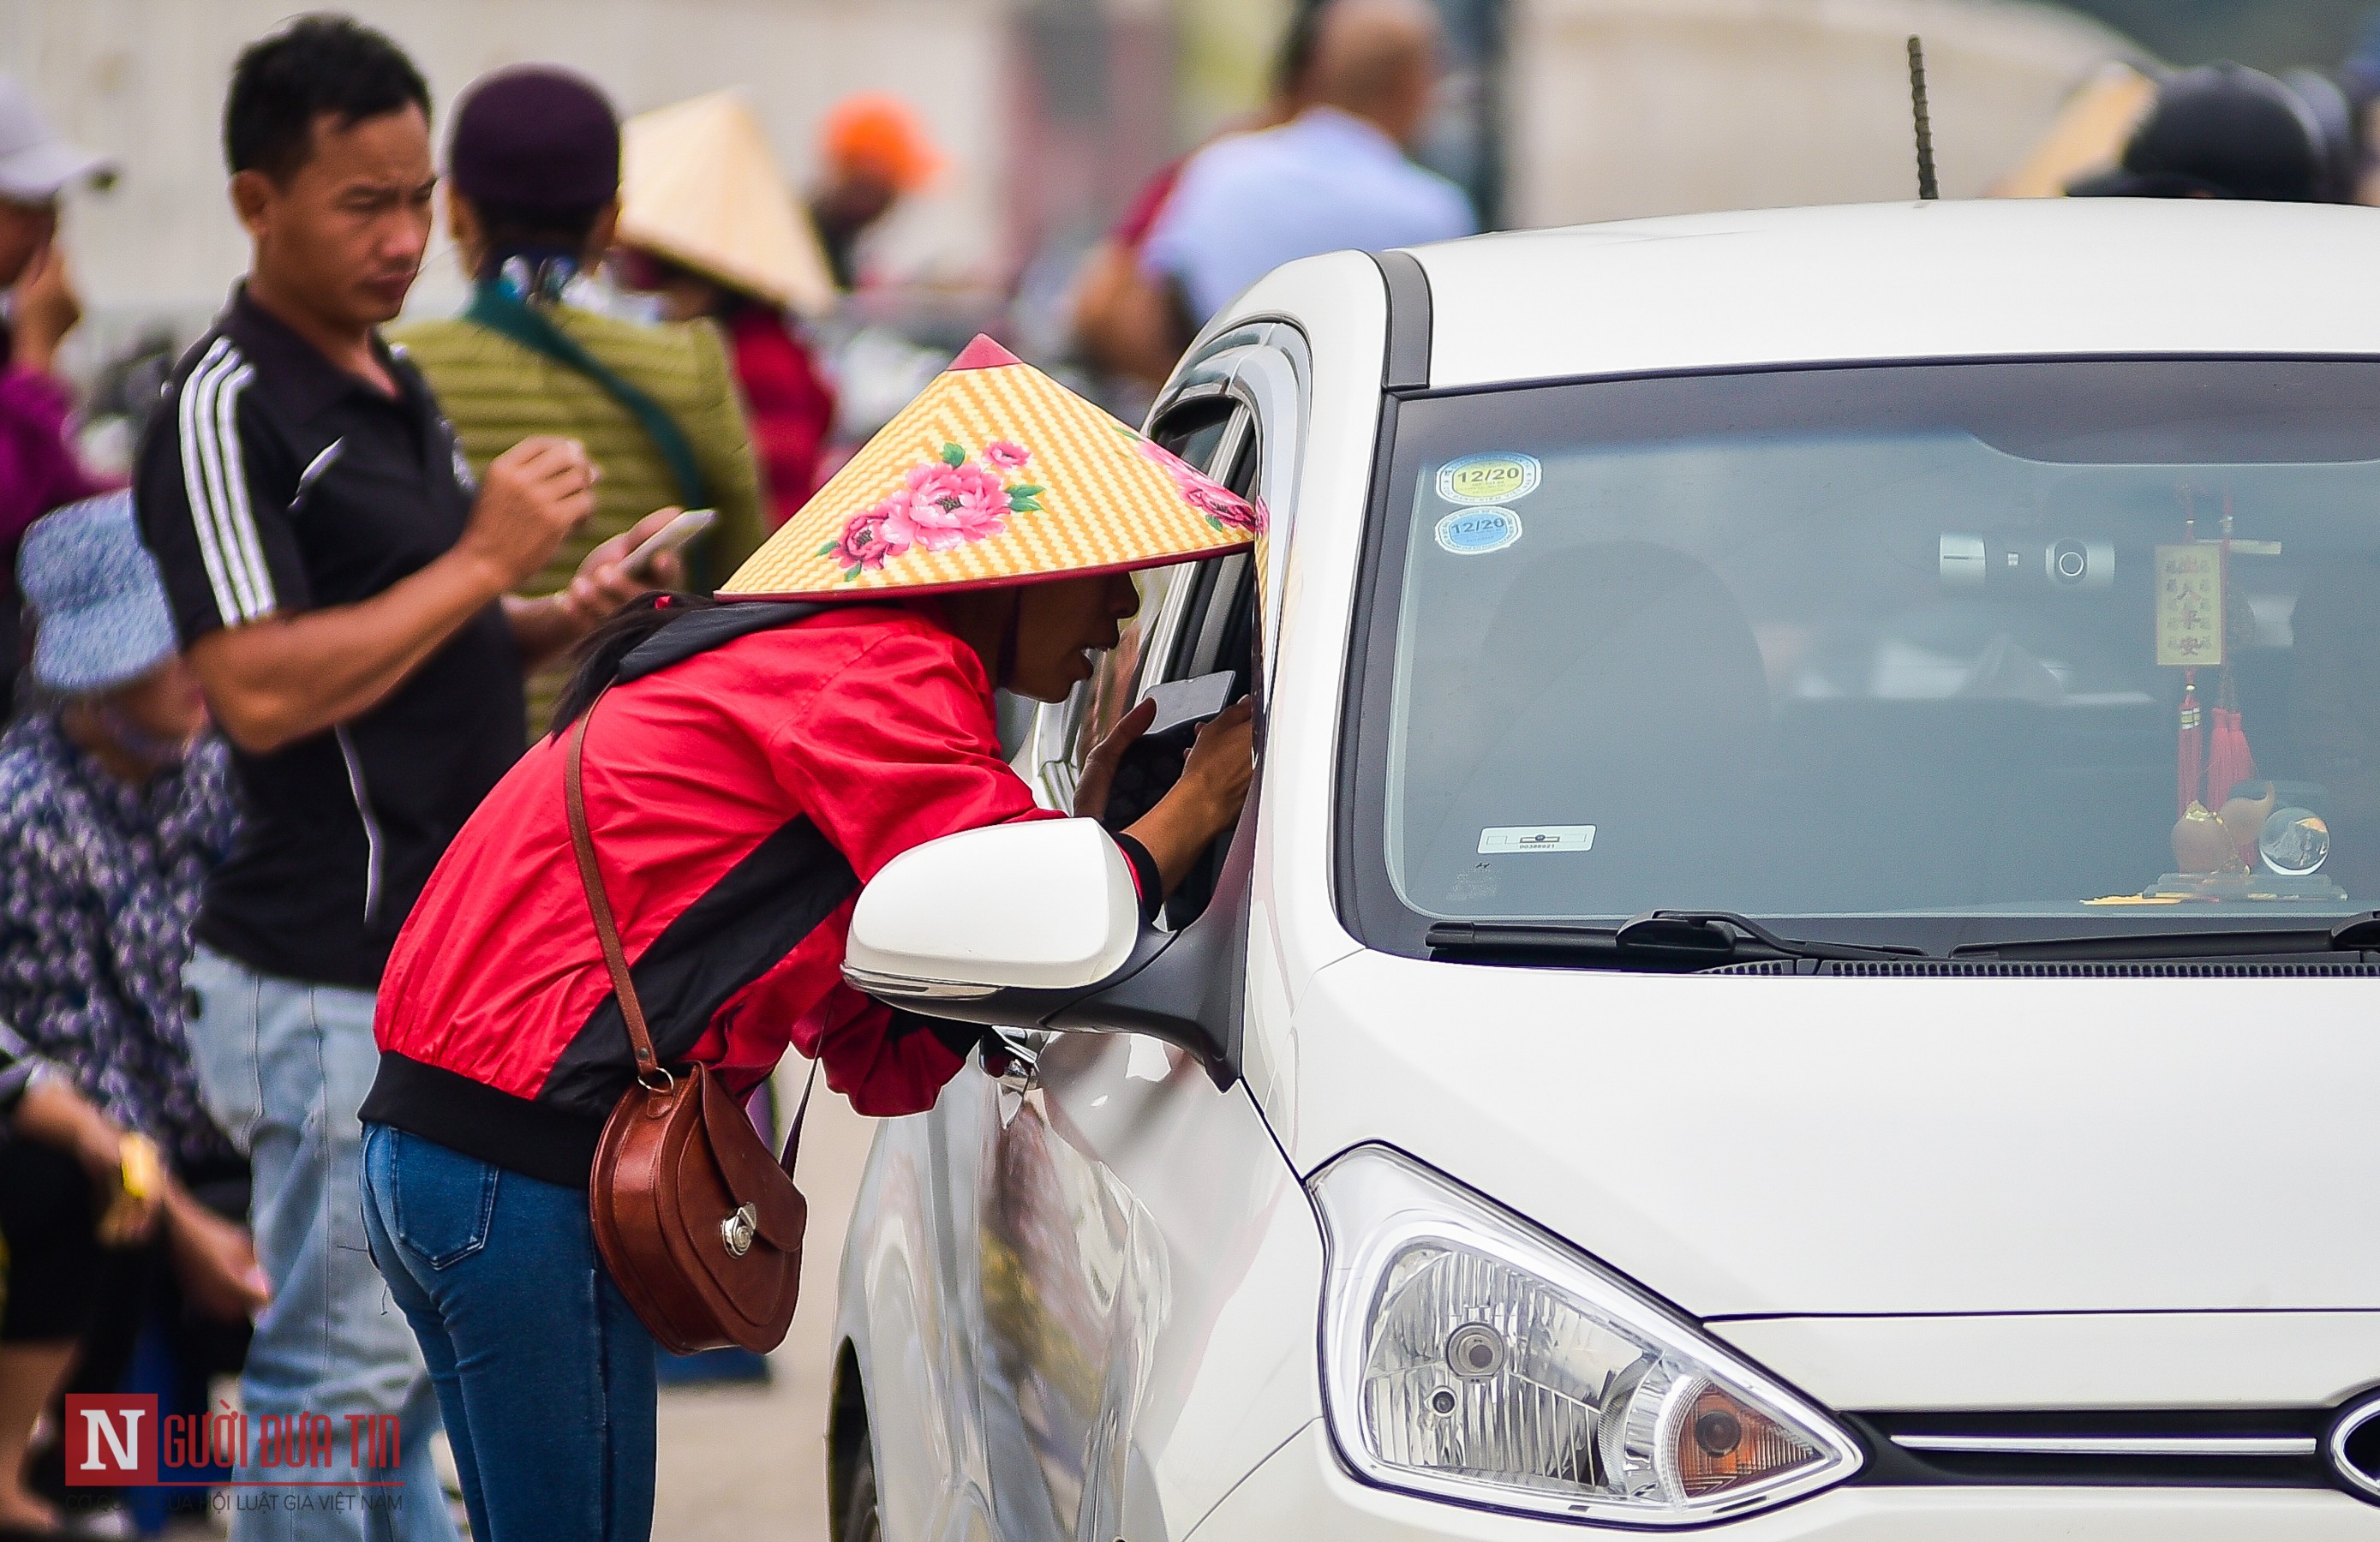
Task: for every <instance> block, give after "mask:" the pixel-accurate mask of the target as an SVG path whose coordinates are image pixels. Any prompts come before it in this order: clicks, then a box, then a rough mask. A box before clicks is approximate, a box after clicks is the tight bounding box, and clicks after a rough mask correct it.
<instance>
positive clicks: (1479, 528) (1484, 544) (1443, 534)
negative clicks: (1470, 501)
mask: <svg viewBox="0 0 2380 1542" xmlns="http://www.w3.org/2000/svg"><path fill="white" fill-rule="evenodd" d="M1520 539H1521V516H1519V515H1517V514H1514V513H1513V512H1512V510H1511V509H1457V510H1455V511H1454V512H1453V513H1452V514H1450V515H1448V516H1446V517H1445V518H1443V519H1441V520H1439V522H1438V544H1439V546H1440V547H1441V548H1443V549H1444V550H1446V551H1449V552H1453V553H1454V554H1455V555H1456V556H1458V557H1478V556H1485V555H1486V554H1487V553H1488V552H1500V551H1502V550H1503V549H1504V548H1505V547H1507V546H1510V545H1512V542H1514V541H1516V540H1520Z"/></svg>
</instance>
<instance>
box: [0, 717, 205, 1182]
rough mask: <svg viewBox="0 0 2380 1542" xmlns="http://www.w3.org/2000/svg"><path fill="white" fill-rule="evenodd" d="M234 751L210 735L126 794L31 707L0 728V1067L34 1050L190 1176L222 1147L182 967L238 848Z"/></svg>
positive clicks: (54, 722)
mask: <svg viewBox="0 0 2380 1542" xmlns="http://www.w3.org/2000/svg"><path fill="white" fill-rule="evenodd" d="M228 766H229V758H228V755H227V753H226V752H225V748H224V746H223V743H222V741H221V740H219V739H215V738H212V737H210V738H208V739H207V740H206V741H205V742H204V744H203V745H202V746H201V747H200V749H199V750H198V751H197V752H196V753H194V754H193V755H192V756H191V757H190V759H188V761H187V762H185V763H184V764H183V765H181V766H179V767H177V768H176V769H174V770H171V771H162V772H160V773H159V774H158V775H157V776H155V777H153V778H152V779H151V781H150V782H149V783H148V784H147V785H145V786H140V787H135V786H132V785H129V784H128V783H124V782H122V781H119V780H118V779H117V778H116V777H115V776H114V775H112V774H110V773H109V772H108V771H107V770H106V769H105V768H104V767H103V766H101V765H100V764H99V762H98V761H97V760H95V759H92V758H91V756H90V755H89V754H87V753H86V752H84V751H83V750H82V749H80V748H79V747H77V746H75V745H74V744H73V743H72V742H71V741H70V740H68V739H67V737H66V735H65V734H64V733H63V732H62V731H61V729H60V727H59V723H58V718H57V714H56V712H55V710H36V711H33V712H30V713H28V714H27V715H25V716H24V717H22V718H20V719H19V720H18V722H15V723H14V724H12V725H10V727H9V728H8V730H7V732H6V734H0V1062H5V1061H6V1059H8V1058H10V1057H23V1056H27V1055H31V1056H37V1057H39V1058H40V1059H42V1060H44V1061H47V1062H50V1063H52V1064H54V1065H55V1066H57V1067H58V1068H59V1069H60V1070H61V1071H63V1072H65V1073H66V1074H67V1075H69V1076H71V1077H72V1078H73V1080H74V1083H75V1085H76V1087H79V1089H80V1090H81V1092H82V1094H83V1096H84V1097H86V1098H89V1099H91V1101H92V1102H94V1103H96V1104H98V1105H99V1106H100V1107H101V1108H102V1109H103V1110H104V1111H106V1112H107V1114H108V1116H109V1117H110V1118H112V1119H114V1120H115V1122H116V1123H119V1124H121V1125H123V1126H124V1127H125V1128H127V1129H130V1130H138V1131H140V1132H142V1133H143V1134H146V1135H149V1136H151V1137H152V1139H154V1140H155V1141H156V1142H157V1143H158V1145H159V1146H160V1147H163V1148H164V1152H165V1154H166V1157H167V1159H168V1160H171V1161H172V1162H173V1163H174V1164H175V1165H176V1167H178V1168H180V1169H182V1170H184V1171H188V1169H190V1168H191V1167H193V1166H196V1165H200V1164H204V1163H208V1162H210V1161H212V1160H220V1159H223V1158H225V1157H228V1156H230V1155H231V1146H230V1143H229V1142H228V1141H226V1140H225V1137H224V1135H223V1133H222V1132H221V1131H220V1130H218V1129H217V1128H216V1127H215V1124H214V1123H213V1121H212V1120H211V1119H210V1118H209V1117H208V1116H207V1113H206V1110H205V1108H204V1106H203V1105H201V1104H200V1101H199V1084H198V1074H197V1072H196V1071H195V1070H194V1069H193V1068H192V1066H191V1063H190V1054H189V1049H188V1045H187V1043H186V1041H185V1040H184V1038H183V1023H184V1017H185V1014H184V1010H183V1005H182V1003H183V992H182V965H184V964H185V963H186V962H187V961H188V958H189V956H190V923H191V920H192V919H193V917H196V916H197V914H198V909H199V890H200V886H201V884H202V883H203V882H204V881H205V879H206V875H207V874H208V872H209V871H210V870H212V868H214V866H215V865H216V864H217V863H219V862H221V861H222V860H223V858H224V856H225V855H226V854H227V853H228V852H229V851H230V849H231V839H232V831H233V826H234V823H235V820H236V815H235V812H234V805H233V802H232V795H231V789H230V783H229V780H228Z"/></svg>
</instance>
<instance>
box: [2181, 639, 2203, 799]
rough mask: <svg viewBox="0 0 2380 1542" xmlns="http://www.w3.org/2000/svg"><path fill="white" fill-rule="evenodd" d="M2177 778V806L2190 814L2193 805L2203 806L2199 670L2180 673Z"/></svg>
mask: <svg viewBox="0 0 2380 1542" xmlns="http://www.w3.org/2000/svg"><path fill="white" fill-rule="evenodd" d="M2178 759H2179V760H2180V782H2179V789H2180V793H2179V796H2178V798H2177V800H2176V801H2177V803H2178V805H2179V807H2180V812H2181V813H2184V814H2187V813H2189V812H2190V806H2191V805H2192V804H2193V803H2196V804H2199V805H2200V806H2201V807H2204V801H2203V799H2202V797H2201V789H2202V788H2203V787H2204V774H2205V766H2206V731H2205V729H2204V727H2203V726H2201V722H2200V713H2199V710H2198V671H2196V670H2194V669H2186V670H2183V671H2182V672H2181V753H2180V757H2179V758H2178Z"/></svg>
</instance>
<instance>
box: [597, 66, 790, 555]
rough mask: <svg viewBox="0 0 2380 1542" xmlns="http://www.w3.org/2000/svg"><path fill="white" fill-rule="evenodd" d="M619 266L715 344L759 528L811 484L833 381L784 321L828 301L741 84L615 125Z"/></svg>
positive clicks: (781, 515) (777, 521)
mask: <svg viewBox="0 0 2380 1542" xmlns="http://www.w3.org/2000/svg"><path fill="white" fill-rule="evenodd" d="M619 243H620V244H619V248H618V261H616V263H615V264H614V266H615V269H616V271H617V272H618V273H619V274H620V276H621V277H622V279H623V280H624V281H625V283H626V284H627V285H628V286H629V287H631V288H636V289H645V290H650V291H651V292H652V293H653V295H654V296H655V297H657V298H658V299H659V301H660V303H661V310H662V317H663V319H664V320H666V321H670V322H693V321H709V322H713V323H715V324H716V325H717V326H718V328H719V330H720V332H721V333H722V334H724V335H725V337H726V339H727V346H728V353H729V357H730V358H732V359H733V360H734V362H735V381H736V384H737V385H738V386H740V387H741V388H742V391H743V395H744V405H745V411H746V415H747V419H748V420H749V422H750V424H751V430H752V448H753V452H754V454H755V455H758V456H759V463H760V470H761V474H762V478H763V480H764V481H765V483H766V486H767V492H768V500H769V510H770V514H771V518H770V520H769V524H770V526H771V528H774V527H775V526H778V525H782V524H783V523H784V521H785V519H786V517H787V516H790V515H791V514H792V513H793V512H794V511H795V510H796V509H798V508H800V507H801V506H802V504H804V503H806V502H807V500H808V498H809V495H810V493H811V492H813V491H815V490H816V488H817V486H818V477H819V467H820V459H821V457H822V455H823V453H824V451H825V448H826V441H827V435H828V432H829V431H831V430H832V428H833V426H834V407H835V401H834V390H833V387H832V385H831V384H830V383H829V382H828V380H827V377H826V373H825V371H824V370H820V368H819V365H818V360H817V358H815V356H814V355H813V354H812V352H811V349H810V346H809V344H808V342H807V340H806V339H805V338H804V337H803V335H802V334H801V331H800V329H799V327H798V326H797V325H796V324H795V315H796V314H800V315H810V316H816V315H820V314H823V313H824V312H826V311H829V310H832V309H833V307H834V304H835V286H834V280H833V279H832V277H831V276H829V274H828V272H827V259H826V255H825V253H824V252H823V251H821V250H820V246H819V239H818V237H817V236H816V234H814V233H813V232H812V230H811V229H810V225H809V222H808V221H807V219H805V218H804V217H803V214H802V211H801V210H800V208H799V207H798V206H796V204H795V201H794V198H793V194H792V191H791V189H790V188H789V187H788V185H787V184H786V181H785V177H784V174H783V172H782V171H780V170H779V169H778V166H777V160H776V156H775V155H774V154H773V153H772V152H771V150H770V148H769V140H768V137H767V135H766V134H764V133H763V132H762V130H761V127H760V119H759V115H758V114H756V113H755V112H754V111H753V110H752V104H751V103H750V102H749V101H747V99H746V98H745V96H744V94H743V93H742V92H741V91H712V92H710V94H709V95H706V96H698V97H695V98H693V99H692V100H690V101H686V102H680V103H674V104H672V105H670V106H667V107H657V108H655V109H654V110H652V111H651V112H650V113H640V114H638V115H636V116H635V117H632V118H630V119H629V120H628V121H627V122H626V123H625V124H624V125H622V126H621V185H620V225H619Z"/></svg>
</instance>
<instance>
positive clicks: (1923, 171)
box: [1909, 37, 1942, 200]
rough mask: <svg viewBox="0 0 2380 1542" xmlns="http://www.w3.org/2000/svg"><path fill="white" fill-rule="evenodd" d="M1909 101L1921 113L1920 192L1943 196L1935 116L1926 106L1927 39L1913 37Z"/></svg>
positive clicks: (1928, 197) (1931, 197) (1924, 195)
mask: <svg viewBox="0 0 2380 1542" xmlns="http://www.w3.org/2000/svg"><path fill="white" fill-rule="evenodd" d="M1909 104H1910V106H1911V108H1912V109H1913V110H1914V112H1915V113H1916V115H1917V196H1918V197H1919V198H1921V199H1925V200H1934V199H1938V198H1940V197H1941V196H1942V188H1941V185H1940V184H1939V183H1937V182H1936V181H1935V179H1934V120H1933V118H1932V117H1931V115H1928V114H1927V112H1926V110H1925V40H1924V39H1922V38H1916V37H1913V38H1911V39H1910V40H1909Z"/></svg>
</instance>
